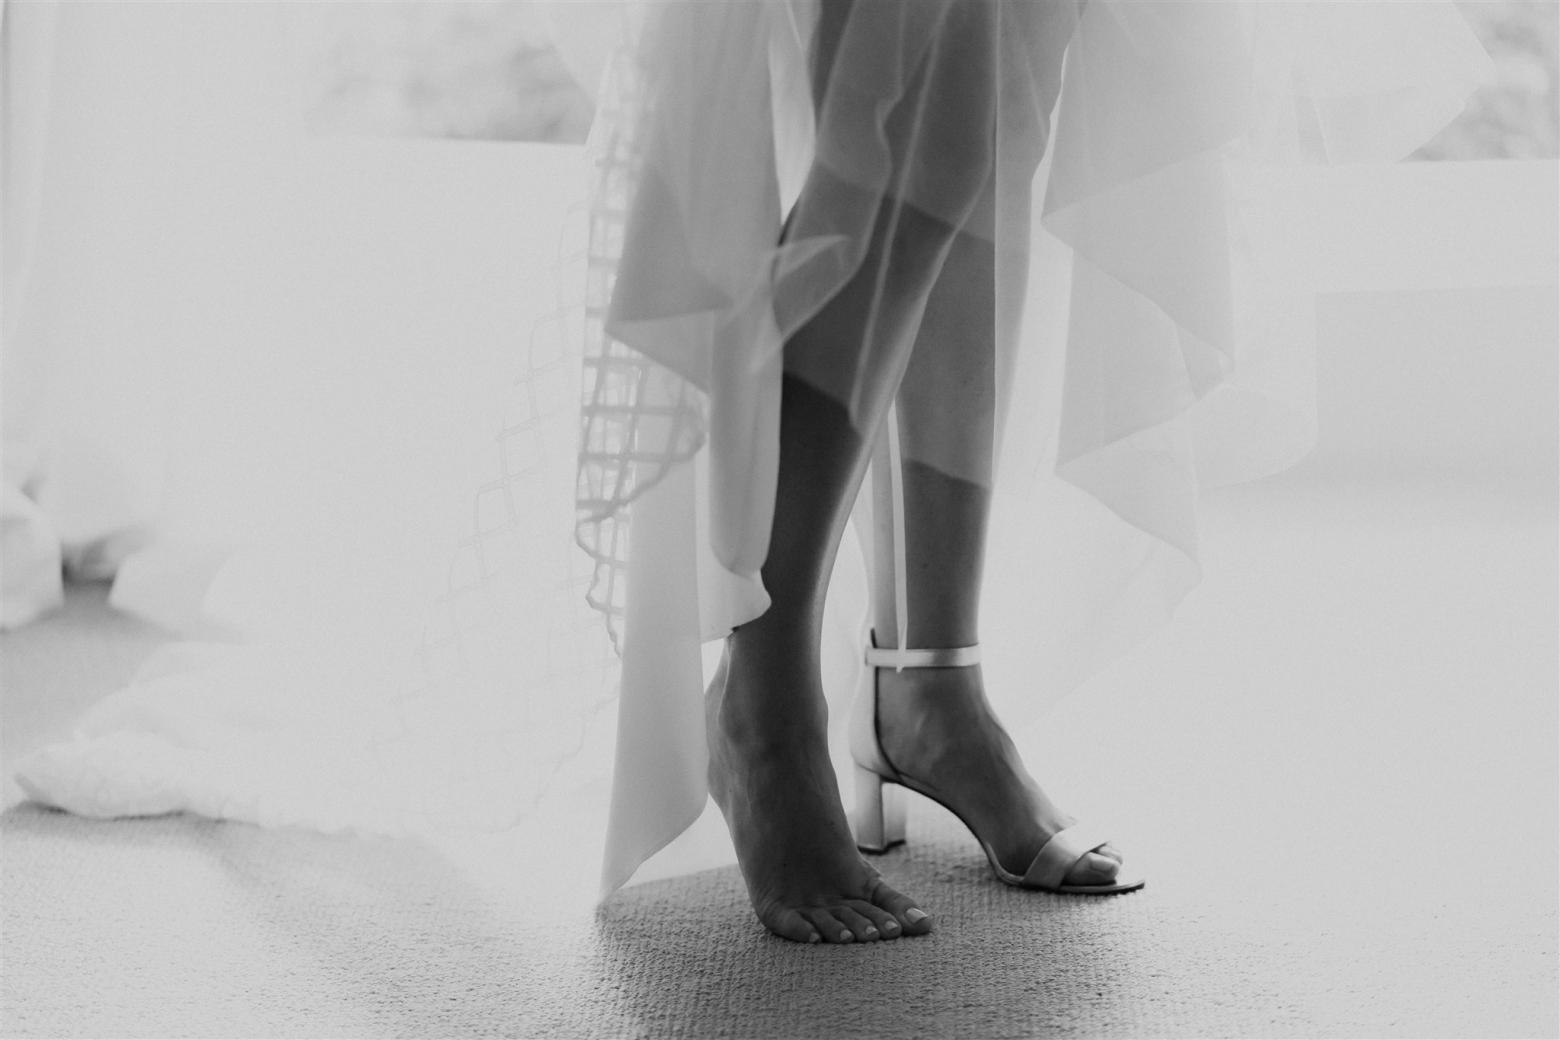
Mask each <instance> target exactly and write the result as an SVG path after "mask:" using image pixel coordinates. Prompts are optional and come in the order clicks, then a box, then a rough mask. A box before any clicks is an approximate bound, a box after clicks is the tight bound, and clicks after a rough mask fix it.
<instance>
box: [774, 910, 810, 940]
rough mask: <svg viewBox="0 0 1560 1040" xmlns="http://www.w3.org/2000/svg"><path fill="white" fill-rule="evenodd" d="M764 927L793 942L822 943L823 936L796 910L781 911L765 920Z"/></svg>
mask: <svg viewBox="0 0 1560 1040" xmlns="http://www.w3.org/2000/svg"><path fill="white" fill-rule="evenodd" d="M764 927H766V928H768V929H769V930H770V931H771V932H774V933H775V934H776V935H778V936H779V937H780V938H782V939H790V940H791V941H792V942H799V943H815V942H822V941H823V936H822V935H820V934H819V932H818V929H817V928H815V927H814V926H813V923H812V922H811V921H809V920H807V918H805V917H803V916H802V915H801V914H799V913H797V912H796V911H795V910H781V911H779V912H778V913H775V914H773V915H771V916H769V917H766V918H765V919H764Z"/></svg>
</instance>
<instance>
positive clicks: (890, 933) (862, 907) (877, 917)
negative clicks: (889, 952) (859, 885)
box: [847, 899, 904, 939]
mask: <svg viewBox="0 0 1560 1040" xmlns="http://www.w3.org/2000/svg"><path fill="white" fill-rule="evenodd" d="M847 905H848V906H849V907H850V908H851V909H852V910H854V911H856V913H858V914H860V915H861V916H862V917H865V918H866V919H867V920H868V921H871V922H872V925H873V927H875V928H876V929H877V931H878V935H879V936H880V937H882V938H884V939H897V938H899V934H900V932H902V931H903V930H904V929H903V927H902V926H901V925H900V924H899V919H898V918H896V917H895V916H894V915H893V914H891V913H889V912H888V911H887V910H884V909H883V908H882V907H880V906H874V905H873V904H871V903H869V902H867V901H866V900H865V899H852V900H851V901H850V902H849V903H848V904H847Z"/></svg>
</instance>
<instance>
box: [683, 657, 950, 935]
mask: <svg viewBox="0 0 1560 1040" xmlns="http://www.w3.org/2000/svg"><path fill="white" fill-rule="evenodd" d="M735 641H736V640H735V637H733V639H732V640H730V641H728V643H727V648H726V655H725V657H724V658H723V659H722V661H721V665H720V669H719V671H718V672H717V673H716V675H715V679H714V682H712V683H711V684H710V689H709V692H708V693H707V694H706V697H705V716H706V722H707V732H708V734H709V745H710V772H709V779H710V791H711V793H712V794H713V795H714V796H715V801H716V803H717V804H718V805H719V806H720V808H721V812H722V813H723V814H724V815H725V817H726V825H727V827H729V828H730V830H731V839H732V842H733V843H734V844H735V845H736V849H737V860H738V862H739V863H740V864H741V866H742V877H743V879H744V880H745V881H746V882H747V889H748V898H749V899H750V900H752V903H753V910H754V912H755V913H757V914H758V919H759V920H760V921H762V922H763V924H764V927H766V928H768V929H769V930H770V931H771V932H774V933H775V934H776V935H778V936H780V937H781V938H784V939H792V940H794V941H796V942H834V943H846V942H872V941H876V940H881V939H897V938H899V937H900V936H901V935H923V934H925V933H927V932H929V931H931V928H932V922H931V918H930V917H929V916H928V915H927V914H926V913H925V912H924V911H923V910H921V909H920V908H919V907H917V906H916V904H915V902H914V901H913V900H911V899H910V898H909V897H908V896H905V895H901V894H900V893H899V892H896V891H894V889H892V888H890V887H889V886H888V885H887V884H885V883H884V881H883V879H882V878H881V877H880V876H879V875H878V873H877V871H875V870H873V869H872V868H871V867H870V866H868V865H867V864H866V863H865V862H864V861H863V860H862V858H861V856H860V855H859V854H858V853H857V851H856V846H855V843H854V841H853V840H852V838H851V832H850V827H849V825H848V824H847V823H846V820H845V811H844V809H843V808H842V807H841V805H840V793H839V787H838V784H837V783H836V781H835V776H834V768H833V766H832V765H831V764H830V762H829V755H828V745H827V737H826V731H825V728H824V726H825V723H826V709H825V708H824V707H823V694H822V691H821V689H819V683H818V679H817V677H816V672H815V671H813V672H812V673H811V674H810V675H809V672H808V669H807V667H806V665H805V664H803V666H802V667H795V666H794V665H793V666H791V667H782V668H776V667H772V666H769V665H768V663H767V662H766V661H765V660H764V658H765V657H769V656H772V655H768V654H764V653H762V652H759V653H750V654H744V653H742V652H741V651H735V652H734V650H733V647H732V643H733V642H735ZM782 656H784V655H782ZM797 656H803V657H805V656H806V655H797ZM793 659H794V657H793Z"/></svg>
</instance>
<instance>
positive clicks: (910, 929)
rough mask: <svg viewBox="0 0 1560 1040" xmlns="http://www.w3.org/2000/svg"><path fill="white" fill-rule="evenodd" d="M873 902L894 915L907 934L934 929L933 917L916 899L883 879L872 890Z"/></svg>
mask: <svg viewBox="0 0 1560 1040" xmlns="http://www.w3.org/2000/svg"><path fill="white" fill-rule="evenodd" d="M872 902H873V903H875V904H877V905H878V906H880V907H882V908H883V909H884V910H887V911H888V912H889V913H891V914H893V915H894V918H895V919H896V920H897V921H898V922H899V927H900V928H902V929H903V930H904V931H903V934H905V935H925V934H926V933H927V932H929V931H931V930H932V917H931V915H930V914H928V913H927V912H926V911H925V910H922V909H921V908H920V907H919V906H917V905H916V902H915V900H913V899H911V898H910V897H909V896H907V895H903V894H902V893H899V892H896V891H894V890H893V889H892V888H890V887H888V885H886V884H884V883H883V882H882V881H879V882H878V883H877V887H876V888H874V889H873V890H872Z"/></svg>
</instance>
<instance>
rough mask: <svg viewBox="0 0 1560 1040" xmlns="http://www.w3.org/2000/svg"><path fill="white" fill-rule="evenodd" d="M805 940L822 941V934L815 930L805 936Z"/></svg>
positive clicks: (811, 941)
mask: <svg viewBox="0 0 1560 1040" xmlns="http://www.w3.org/2000/svg"><path fill="white" fill-rule="evenodd" d="M807 941H808V942H810V943H815V942H823V936H821V935H819V934H818V933H817V932H812V933H811V934H809V935H808V936H807Z"/></svg>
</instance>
